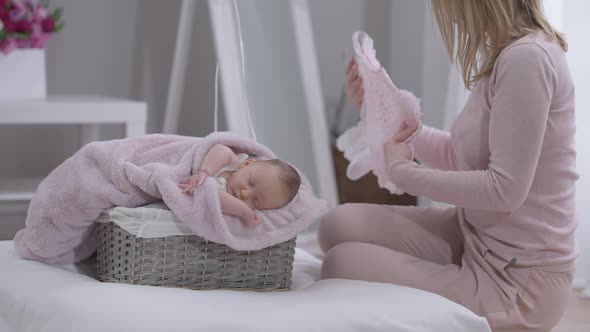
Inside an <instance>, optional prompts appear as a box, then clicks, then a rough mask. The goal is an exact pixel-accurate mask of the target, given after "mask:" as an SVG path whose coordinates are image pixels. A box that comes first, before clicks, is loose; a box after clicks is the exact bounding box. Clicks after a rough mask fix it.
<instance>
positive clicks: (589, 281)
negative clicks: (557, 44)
mask: <svg viewBox="0 0 590 332" xmlns="http://www.w3.org/2000/svg"><path fill="white" fill-rule="evenodd" d="M544 4H545V12H546V13H547V16H548V17H549V20H550V21H551V23H552V24H553V26H555V27H556V28H557V29H558V30H561V31H563V32H564V33H565V34H566V37H567V40H568V42H569V52H568V54H567V56H568V61H569V65H570V70H571V73H572V77H573V80H574V84H575V86H576V128H577V129H576V142H577V144H576V149H577V152H578V155H577V170H578V173H579V174H580V176H581V177H580V180H578V183H577V187H576V190H577V194H576V196H577V199H576V203H577V207H576V218H577V219H578V223H579V226H578V230H577V234H576V237H577V239H578V248H579V251H580V255H579V257H578V264H577V271H576V279H575V280H574V287H575V288H582V289H584V295H586V296H589V297H590V243H588V241H587V240H585V239H588V237H590V220H589V218H590V206H588V204H587V203H586V204H584V202H587V201H588V197H590V180H589V179H588V171H590V147H589V146H588V144H584V143H585V142H588V140H589V139H590V135H589V134H588V130H586V129H587V128H588V126H590V116H589V114H588V112H587V110H588V109H589V108H590V96H588V94H587V93H584V92H585V91H589V90H590V63H589V62H588V59H589V58H590V45H588V42H587V31H589V29H590V21H589V20H588V18H587V15H586V13H588V11H589V10H590V2H588V1H585V0H568V1H563V0H544Z"/></svg>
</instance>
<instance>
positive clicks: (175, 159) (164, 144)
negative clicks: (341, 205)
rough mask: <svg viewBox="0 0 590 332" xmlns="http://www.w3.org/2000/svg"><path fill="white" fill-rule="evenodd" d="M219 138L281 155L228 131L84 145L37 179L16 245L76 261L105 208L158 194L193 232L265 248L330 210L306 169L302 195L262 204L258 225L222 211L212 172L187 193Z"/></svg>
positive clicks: (89, 248) (86, 252) (48, 258)
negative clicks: (276, 205)
mask: <svg viewBox="0 0 590 332" xmlns="http://www.w3.org/2000/svg"><path fill="white" fill-rule="evenodd" d="M218 143H220V144H224V145H227V146H230V147H232V148H233V149H234V150H236V151H237V152H246V153H249V154H251V155H257V156H261V157H267V158H276V156H275V154H274V153H273V152H272V151H270V150H269V149H268V148H266V147H265V146H263V145H261V144H258V143H256V142H254V141H252V140H250V139H249V138H244V137H240V136H237V135H235V134H232V133H228V132H221V133H213V134H211V135H208V136H206V137H204V138H195V137H183V136H174V135H159V134H154V135H147V136H142V137H135V138H127V139H121V140H112V141H105V142H95V143H90V144H88V145H86V146H84V147H83V148H82V149H80V150H79V151H78V152H76V153H75V154H74V155H73V156H72V157H70V158H69V159H67V160H66V161H64V162H63V163H62V164H61V165H60V166H58V167H57V168H56V169H55V170H53V172H51V174H49V176H48V177H47V178H45V179H44V180H43V182H41V184H40V185H39V187H38V189H37V192H36V194H35V196H34V197H33V200H32V201H31V204H30V206H29V210H28V212H27V219H26V223H25V228H24V229H22V230H20V231H19V232H18V233H17V234H16V236H15V238H14V244H15V247H16V251H17V252H18V254H19V255H20V256H21V257H23V258H27V259H32V260H36V261H41V262H45V263H49V264H69V263H73V262H78V261H80V260H83V259H85V258H87V257H88V256H90V255H91V254H92V253H93V252H94V250H95V249H96V239H95V233H94V225H95V220H96V219H97V218H98V216H99V215H100V213H101V212H102V211H103V210H104V209H107V208H111V207H114V206H124V207H137V206H141V205H145V204H148V203H152V202H156V201H160V200H163V201H164V203H166V205H168V207H169V208H170V209H171V210H172V212H174V213H175V214H176V216H178V217H179V218H180V219H181V220H182V221H183V222H185V223H187V224H188V225H189V227H190V228H191V230H192V231H193V232H194V233H195V234H197V235H199V236H201V237H203V238H206V239H208V240H210V241H214V242H217V243H223V244H226V245H228V246H229V247H231V248H234V249H236V250H259V249H262V248H265V247H268V246H271V245H274V244H276V243H280V242H283V241H286V240H289V239H291V238H293V237H295V236H297V234H298V233H299V232H301V231H303V230H304V229H305V228H306V227H308V226H309V225H310V224H311V223H313V222H314V221H316V220H318V219H319V218H320V217H321V215H322V214H323V213H324V212H325V211H326V209H327V204H326V202H325V201H323V200H320V199H318V198H317V197H316V196H315V194H314V193H313V190H312V188H311V185H310V184H309V181H308V180H307V179H306V178H305V177H304V176H303V174H301V176H302V185H301V189H300V190H299V193H298V194H297V196H296V197H295V198H294V199H293V200H292V201H291V202H290V203H289V204H287V205H286V206H284V207H283V208H281V209H277V210H267V211H259V215H260V217H261V219H262V224H261V225H260V226H259V227H256V228H249V227H246V226H244V224H243V223H242V222H241V221H240V220H238V219H237V218H234V217H231V216H226V215H222V214H221V209H220V205H219V196H218V193H217V190H218V189H217V185H216V184H215V180H214V179H212V178H209V179H207V180H206V181H205V183H204V184H203V185H202V186H200V187H199V188H197V190H196V191H195V193H194V194H193V195H188V194H185V193H183V192H182V190H181V189H180V188H179V187H178V182H179V181H180V180H181V179H184V178H187V177H188V176H190V174H191V169H193V167H194V168H198V165H200V163H201V161H202V160H203V158H204V157H205V154H206V153H207V152H208V151H209V149H210V148H211V147H212V146H213V145H215V144H218ZM300 173H301V172H300Z"/></svg>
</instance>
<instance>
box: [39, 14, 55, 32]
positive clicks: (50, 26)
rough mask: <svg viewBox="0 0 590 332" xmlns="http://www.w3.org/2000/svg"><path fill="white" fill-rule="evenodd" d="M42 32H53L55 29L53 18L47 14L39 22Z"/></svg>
mask: <svg viewBox="0 0 590 332" xmlns="http://www.w3.org/2000/svg"><path fill="white" fill-rule="evenodd" d="M41 27H43V32H54V31H55V20H54V19H53V17H51V16H49V17H47V18H46V19H44V20H43V21H42V22H41Z"/></svg>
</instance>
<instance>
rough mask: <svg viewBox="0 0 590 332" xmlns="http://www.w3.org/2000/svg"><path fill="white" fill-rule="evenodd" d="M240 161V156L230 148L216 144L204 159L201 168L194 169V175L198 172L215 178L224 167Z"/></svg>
mask: <svg viewBox="0 0 590 332" xmlns="http://www.w3.org/2000/svg"><path fill="white" fill-rule="evenodd" d="M237 159H238V156H236V154H235V153H234V152H233V151H232V149H230V148H229V147H227V146H225V145H223V144H215V145H214V146H213V147H212V148H211V149H209V151H208V152H207V154H206V155H205V158H203V162H202V163H201V165H200V166H201V167H200V168H199V169H193V174H196V173H197V172H198V171H205V172H207V175H208V176H213V175H214V174H215V173H217V172H218V171H219V170H220V169H221V168H222V167H223V166H225V165H228V164H231V163H233V162H235V161H236V160H237Z"/></svg>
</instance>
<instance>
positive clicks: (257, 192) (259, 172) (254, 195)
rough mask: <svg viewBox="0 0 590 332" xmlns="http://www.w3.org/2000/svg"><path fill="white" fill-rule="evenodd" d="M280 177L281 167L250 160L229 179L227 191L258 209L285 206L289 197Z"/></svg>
mask: <svg viewBox="0 0 590 332" xmlns="http://www.w3.org/2000/svg"><path fill="white" fill-rule="evenodd" d="M283 187H284V184H283V183H282V182H281V180H280V178H279V169H278V168H277V167H274V166H272V165H268V164H264V163H260V162H256V161H254V160H248V161H246V162H245V163H244V165H243V166H242V167H241V168H240V169H238V170H237V171H235V172H234V173H233V174H232V175H231V176H230V178H229V179H228V180H227V191H228V192H229V193H230V194H231V195H233V196H234V197H236V198H238V199H240V200H242V201H244V202H245V203H246V204H247V205H248V206H249V207H251V208H253V209H256V210H272V209H278V208H281V207H283V206H285V205H286V204H287V203H288V197H287V194H286V193H285V189H284V188H283Z"/></svg>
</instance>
